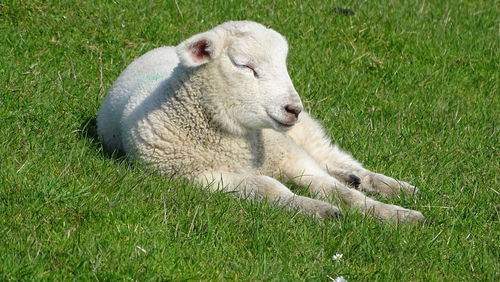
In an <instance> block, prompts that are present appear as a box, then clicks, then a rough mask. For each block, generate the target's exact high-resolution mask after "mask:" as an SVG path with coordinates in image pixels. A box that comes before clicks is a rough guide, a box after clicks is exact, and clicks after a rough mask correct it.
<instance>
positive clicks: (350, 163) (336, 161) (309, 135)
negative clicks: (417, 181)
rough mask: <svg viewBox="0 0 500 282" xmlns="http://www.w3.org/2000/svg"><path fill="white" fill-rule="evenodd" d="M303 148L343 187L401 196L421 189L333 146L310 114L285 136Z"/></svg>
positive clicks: (302, 117) (302, 114) (304, 115)
mask: <svg viewBox="0 0 500 282" xmlns="http://www.w3.org/2000/svg"><path fill="white" fill-rule="evenodd" d="M285 135H286V136H288V137H289V138H290V139H292V140H293V141H294V142H295V143H296V144H297V145H299V146H300V147H302V149H304V151H306V152H307V153H308V154H309V155H311V157H312V158H314V159H315V160H316V162H317V163H318V164H319V165H320V166H321V167H322V168H323V169H324V170H325V171H327V172H328V173H329V174H330V175H332V176H334V177H335V178H337V179H339V180H340V181H342V182H343V183H347V184H353V185H354V186H355V187H356V188H357V189H359V190H361V191H364V192H367V193H378V194H381V195H384V196H397V195H399V193H400V191H404V192H407V193H409V194H410V195H413V194H417V193H418V192H419V191H418V189H417V188H416V187H415V186H413V185H411V184H409V183H407V182H404V181H400V180H396V179H394V178H391V177H388V176H385V175H383V174H379V173H374V172H372V171H370V170H367V169H365V168H364V167H363V166H362V165H361V163H359V162H358V161H357V160H355V159H354V158H353V157H352V156H351V155H349V154H348V153H346V152H344V151H342V150H341V149H340V148H339V147H338V146H336V145H333V144H332V143H331V141H330V139H329V138H328V137H327V135H326V134H325V132H324V130H323V128H322V127H321V125H320V124H319V123H318V122H317V121H315V120H314V119H313V118H311V116H309V114H307V113H305V112H303V113H301V121H300V122H299V123H298V124H296V125H295V126H294V127H293V128H292V129H290V130H289V131H288V132H286V134H285Z"/></svg>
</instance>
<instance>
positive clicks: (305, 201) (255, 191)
mask: <svg viewBox="0 0 500 282" xmlns="http://www.w3.org/2000/svg"><path fill="white" fill-rule="evenodd" d="M196 181H197V182H199V183H201V184H202V185H204V186H205V187H209V188H210V189H211V190H223V191H228V192H235V194H236V195H237V196H239V197H242V198H245V199H252V198H255V197H258V198H264V199H266V200H269V201H271V202H273V203H275V204H277V205H278V206H283V207H285V208H292V209H293V208H297V209H298V210H299V211H301V212H302V213H304V214H307V215H309V216H312V217H314V218H327V217H339V216H341V212H340V209H339V208H337V207H335V206H333V205H331V204H329V203H327V202H324V201H321V200H317V199H311V198H308V197H303V196H299V195H296V194H294V193H293V192H292V191H290V190H289V189H288V188H287V187H286V186H285V185H283V184H282V183H280V182H279V181H278V180H276V179H274V178H272V177H268V176H265V175H249V174H239V173H229V172H207V173H204V174H202V175H199V176H198V177H197V178H196Z"/></svg>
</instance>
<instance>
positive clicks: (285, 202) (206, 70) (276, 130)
mask: <svg viewBox="0 0 500 282" xmlns="http://www.w3.org/2000/svg"><path fill="white" fill-rule="evenodd" d="M287 54H288V43H287V41H286V39H285V38H284V37H283V36H282V35H281V34H279V33H278V32H276V31H274V30H273V29H270V28H266V27H265V26H263V25H261V24H258V23H255V22H250V21H232V22H226V23H223V24H221V25H218V26H216V27H215V28H213V29H211V30H209V31H206V32H203V33H200V34H197V35H194V36H192V37H191V38H189V39H187V40H185V41H183V42H182V43H180V44H179V45H177V46H175V47H174V46H168V47H160V48H157V49H154V50H152V51H149V52H147V53H146V54H144V55H142V56H141V57H139V58H138V59H136V60H135V61H134V62H132V63H131V64H130V65H129V66H128V67H127V68H126V69H125V70H124V71H123V72H122V73H121V75H120V76H119V77H118V79H117V80H116V81H115V82H114V84H113V85H112V87H111V89H110V90H109V92H108V94H107V96H106V98H105V101H104V102H103V104H102V106H101V108H100V109H99V112H98V118H97V126H98V135H99V137H100V139H101V141H102V143H103V145H104V149H105V150H106V151H108V152H116V151H121V152H124V153H125V154H127V156H129V157H130V158H132V159H135V160H138V161H139V163H141V164H144V165H145V166H148V167H151V168H152V169H153V170H155V171H157V172H159V173H161V174H165V175H175V176H181V177H185V178H187V179H190V180H192V181H193V182H194V183H196V184H199V185H201V186H202V187H206V188H207V189H209V190H212V191H220V190H222V191H231V192H233V194H235V195H237V196H240V197H243V198H246V199H252V198H258V199H266V200H268V201H271V202H272V203H274V204H276V205H278V206H282V207H285V208H288V209H294V210H298V211H299V212H302V213H304V214H306V215H309V216H311V217H314V218H328V217H339V216H341V215H342V212H341V210H340V208H338V207H337V206H334V205H332V204H331V203H330V202H331V201H333V200H334V198H336V199H337V200H340V201H341V202H342V203H343V204H345V205H346V206H348V207H350V208H353V209H356V210H358V211H360V212H362V213H364V214H368V215H371V216H373V217H375V218H377V219H380V220H382V221H390V222H418V221H423V220H424V219H425V218H424V216H423V215H422V214H421V213H420V212H418V211H415V210H410V209H406V208H403V207H399V206H395V205H390V204H385V203H382V202H379V201H377V200H374V199H372V198H369V197H368V196H366V195H365V194H364V193H363V192H365V193H377V194H381V195H383V196H396V195H399V194H400V192H406V193H407V194H410V195H415V194H417V193H418V190H417V188H415V187H414V186H413V185H411V184H409V183H406V182H404V181H399V180H395V179H393V178H391V177H388V176H385V175H382V174H378V173H374V172H372V171H370V170H368V169H366V168H364V167H363V166H362V165H361V163H360V162H358V161H356V160H355V159H354V158H353V157H352V156H351V155H350V154H348V153H346V152H344V151H342V150H341V149H340V148H339V147H338V146H337V145H334V144H333V143H332V142H331V141H330V139H329V138H328V137H327V135H326V133H325V130H324V129H323V128H322V127H321V125H320V124H319V123H318V122H317V121H316V120H314V119H313V118H312V117H311V116H310V115H309V114H308V113H307V112H305V111H304V110H303V105H302V102H301V99H300V97H299V95H298V94H297V91H296V90H295V88H294V86H293V84H292V81H291V79H290V76H289V75H288V71H287V66H286V59H287ZM277 179H281V180H282V181H287V182H289V183H291V184H294V185H297V186H302V187H308V188H309V190H310V192H311V194H312V195H314V197H313V198H309V197H304V196H300V195H297V194H295V193H293V192H292V191H291V190H290V189H289V188H287V187H286V186H285V185H284V184H282V182H280V181H279V180H277Z"/></svg>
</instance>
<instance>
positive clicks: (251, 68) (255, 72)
mask: <svg viewBox="0 0 500 282" xmlns="http://www.w3.org/2000/svg"><path fill="white" fill-rule="evenodd" d="M235 65H236V66H237V67H240V68H247V69H249V70H251V71H252V72H253V76H254V77H256V78H259V74H258V73H257V71H255V68H254V67H253V66H251V65H240V64H236V63H235Z"/></svg>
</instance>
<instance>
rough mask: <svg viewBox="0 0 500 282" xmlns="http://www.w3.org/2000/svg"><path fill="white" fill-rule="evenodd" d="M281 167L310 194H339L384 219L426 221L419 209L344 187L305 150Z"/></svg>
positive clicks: (325, 197)
mask: <svg viewBox="0 0 500 282" xmlns="http://www.w3.org/2000/svg"><path fill="white" fill-rule="evenodd" d="M281 169H282V172H283V173H284V174H285V175H286V176H287V177H289V179H290V180H291V181H292V182H294V183H295V184H296V185H300V186H306V187H309V189H310V191H311V193H313V194H315V195H316V196H317V197H318V198H320V199H330V198H332V197H338V199H339V200H341V201H342V202H343V203H344V204H346V205H347V206H349V207H352V208H355V209H358V210H360V211H361V212H362V213H364V214H368V215H372V216H374V217H375V218H378V219H381V220H384V221H395V222H415V221H424V220H425V217H424V216H423V215H422V214H421V213H420V212H418V211H414V210H410V209H406V208H403V207H399V206H396V205H390V204H385V203H382V202H379V201H376V200H374V199H371V198H369V197H367V196H365V195H364V194H363V193H362V192H360V191H358V190H355V189H351V188H349V187H347V186H345V185H344V184H342V183H341V182H339V181H338V180H337V179H335V178H334V177H332V176H330V175H329V174H328V173H326V172H325V171H324V170H323V169H322V168H321V167H320V166H319V165H318V164H317V163H316V162H315V160H314V159H312V158H311V157H309V156H308V155H307V154H305V153H302V152H298V153H296V154H294V155H292V156H289V158H288V159H287V161H286V162H285V163H284V164H283V166H282V168H281Z"/></svg>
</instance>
